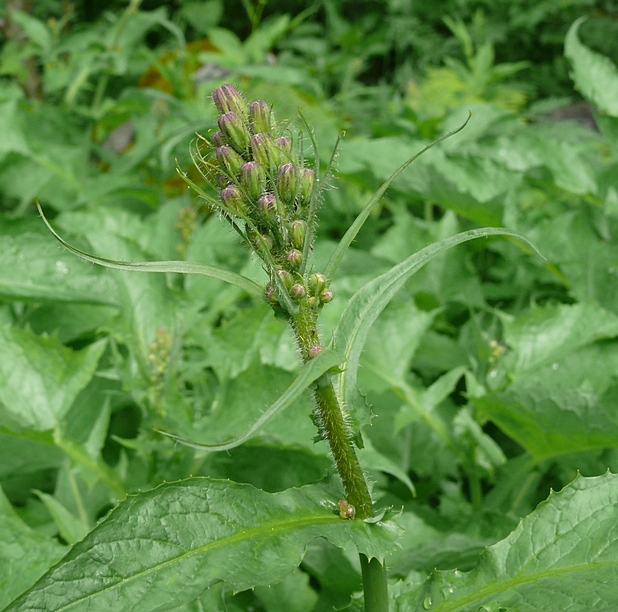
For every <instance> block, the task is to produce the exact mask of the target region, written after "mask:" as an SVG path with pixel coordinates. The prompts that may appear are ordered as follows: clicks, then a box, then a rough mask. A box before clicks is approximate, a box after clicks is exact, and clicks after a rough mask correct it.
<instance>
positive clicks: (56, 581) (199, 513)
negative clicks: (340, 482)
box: [5, 478, 399, 612]
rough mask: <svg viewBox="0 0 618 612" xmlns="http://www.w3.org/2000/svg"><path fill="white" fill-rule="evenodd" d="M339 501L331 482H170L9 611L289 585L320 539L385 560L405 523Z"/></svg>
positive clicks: (132, 506)
mask: <svg viewBox="0 0 618 612" xmlns="http://www.w3.org/2000/svg"><path fill="white" fill-rule="evenodd" d="M338 495H340V492H338V491H337V489H336V488H329V487H327V486H324V485H308V486H305V487H302V488H300V489H288V490H287V491H283V492H280V493H265V492H264V491H261V490H259V489H255V488H254V487H252V486H250V485H241V484H236V483H232V482H230V481H223V480H212V479H209V478H189V479H187V480H183V481H180V482H175V483H167V484H164V485H162V486H160V487H158V488H156V489H153V490H151V491H147V492H145V493H140V494H139V495H137V496H135V497H129V498H127V499H126V500H125V501H124V502H121V503H120V504H119V505H118V506H117V507H116V508H115V509H114V510H113V511H112V512H111V513H110V514H109V515H108V517H107V518H106V519H105V520H104V521H102V522H101V523H99V525H97V527H95V529H94V530H93V531H92V532H90V534H88V536H86V538H85V539H84V540H82V541H81V542H79V543H78V544H76V545H75V546H74V547H73V548H72V549H71V551H70V552H69V553H68V554H67V555H66V556H65V557H64V559H62V560H61V561H60V562H59V563H58V564H57V565H56V566H54V567H53V568H52V569H51V570H49V571H48V572H47V573H46V574H45V575H44V576H43V577H42V578H41V579H40V580H39V581H38V582H37V583H36V584H35V585H34V586H33V587H32V588H31V589H30V590H29V591H27V592H26V593H24V594H22V595H21V596H20V597H19V598H17V599H16V600H15V601H13V602H12V603H11V604H10V605H9V606H8V607H7V608H6V611H5V612H9V611H16V610H19V611H20V612H24V611H27V610H41V609H46V610H50V609H53V610H83V609H86V608H88V609H99V610H105V609H113V610H128V609H132V608H134V607H135V606H136V605H137V602H139V606H140V607H141V608H142V609H144V610H149V611H151V612H155V611H163V610H169V609H172V608H174V609H175V608H176V607H177V606H179V605H182V604H183V603H188V602H190V601H192V600H193V599H195V598H196V597H198V596H199V595H200V594H201V593H202V592H203V591H204V590H205V589H206V588H208V586H209V585H211V584H212V583H214V582H216V581H220V580H223V581H225V582H227V583H228V584H229V585H230V586H231V587H232V588H233V589H234V590H236V591H240V590H244V589H248V588H251V587H253V586H257V585H266V584H271V583H273V582H278V581H280V580H282V579H283V578H284V577H285V576H286V575H287V574H289V573H290V572H291V571H292V570H293V569H294V568H295V567H297V566H298V564H299V563H300V562H301V560H302V556H303V554H304V551H305V549H306V546H307V543H308V542H309V541H310V540H312V539H313V538H315V537H324V538H327V539H328V540H329V541H330V542H331V543H333V544H335V545H336V546H343V545H344V544H345V543H346V542H349V541H353V542H355V544H356V545H357V547H358V549H359V551H360V552H363V553H364V554H366V555H367V556H368V557H377V558H379V559H383V558H384V556H385V554H386V553H387V552H388V551H389V550H391V549H392V548H393V547H394V546H395V539H396V538H397V536H398V533H399V530H398V528H397V527H396V525H395V524H394V523H393V522H392V521H390V520H387V521H384V522H378V523H377V524H369V523H366V522H364V521H354V520H345V519H341V518H340V517H339V515H338V513H337V512H336V511H335V504H336V502H337V499H338Z"/></svg>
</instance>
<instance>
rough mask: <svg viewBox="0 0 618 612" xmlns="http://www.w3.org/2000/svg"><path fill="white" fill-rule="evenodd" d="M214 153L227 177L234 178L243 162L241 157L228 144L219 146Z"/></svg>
mask: <svg viewBox="0 0 618 612" xmlns="http://www.w3.org/2000/svg"><path fill="white" fill-rule="evenodd" d="M216 155H217V160H218V161H219V165H220V166H221V169H222V170H223V171H224V172H225V173H227V175H228V176H229V177H231V178H236V177H237V176H238V174H239V173H240V169H241V168H242V165H243V163H244V160H243V158H242V157H241V156H240V155H238V153H236V151H234V149H232V147H230V145H223V146H222V147H219V148H218V149H217V153H216Z"/></svg>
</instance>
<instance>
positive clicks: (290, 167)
mask: <svg viewBox="0 0 618 612" xmlns="http://www.w3.org/2000/svg"><path fill="white" fill-rule="evenodd" d="M297 186H298V181H297V179H296V168H295V167H294V164H290V163H287V164H282V165H281V166H279V171H278V172H277V191H278V192H279V197H280V198H281V199H282V200H283V201H284V202H285V203H286V204H292V203H293V202H294V199H295V198H296V188H297Z"/></svg>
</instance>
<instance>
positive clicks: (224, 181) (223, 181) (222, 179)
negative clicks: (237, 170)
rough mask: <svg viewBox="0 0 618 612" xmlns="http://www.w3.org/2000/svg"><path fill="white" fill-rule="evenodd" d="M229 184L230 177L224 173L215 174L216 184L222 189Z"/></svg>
mask: <svg viewBox="0 0 618 612" xmlns="http://www.w3.org/2000/svg"><path fill="white" fill-rule="evenodd" d="M229 184H230V179H229V178H228V177H227V175H225V174H217V185H219V187H221V189H223V188H224V187H227V186H228V185H229Z"/></svg>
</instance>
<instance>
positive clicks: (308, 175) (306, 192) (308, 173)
mask: <svg viewBox="0 0 618 612" xmlns="http://www.w3.org/2000/svg"><path fill="white" fill-rule="evenodd" d="M298 182H299V190H298V195H299V197H300V200H301V203H302V204H307V203H308V202H309V201H310V200H311V195H312V194H313V184H314V182H315V172H314V171H313V170H311V168H301V169H300V173H299V176H298Z"/></svg>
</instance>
